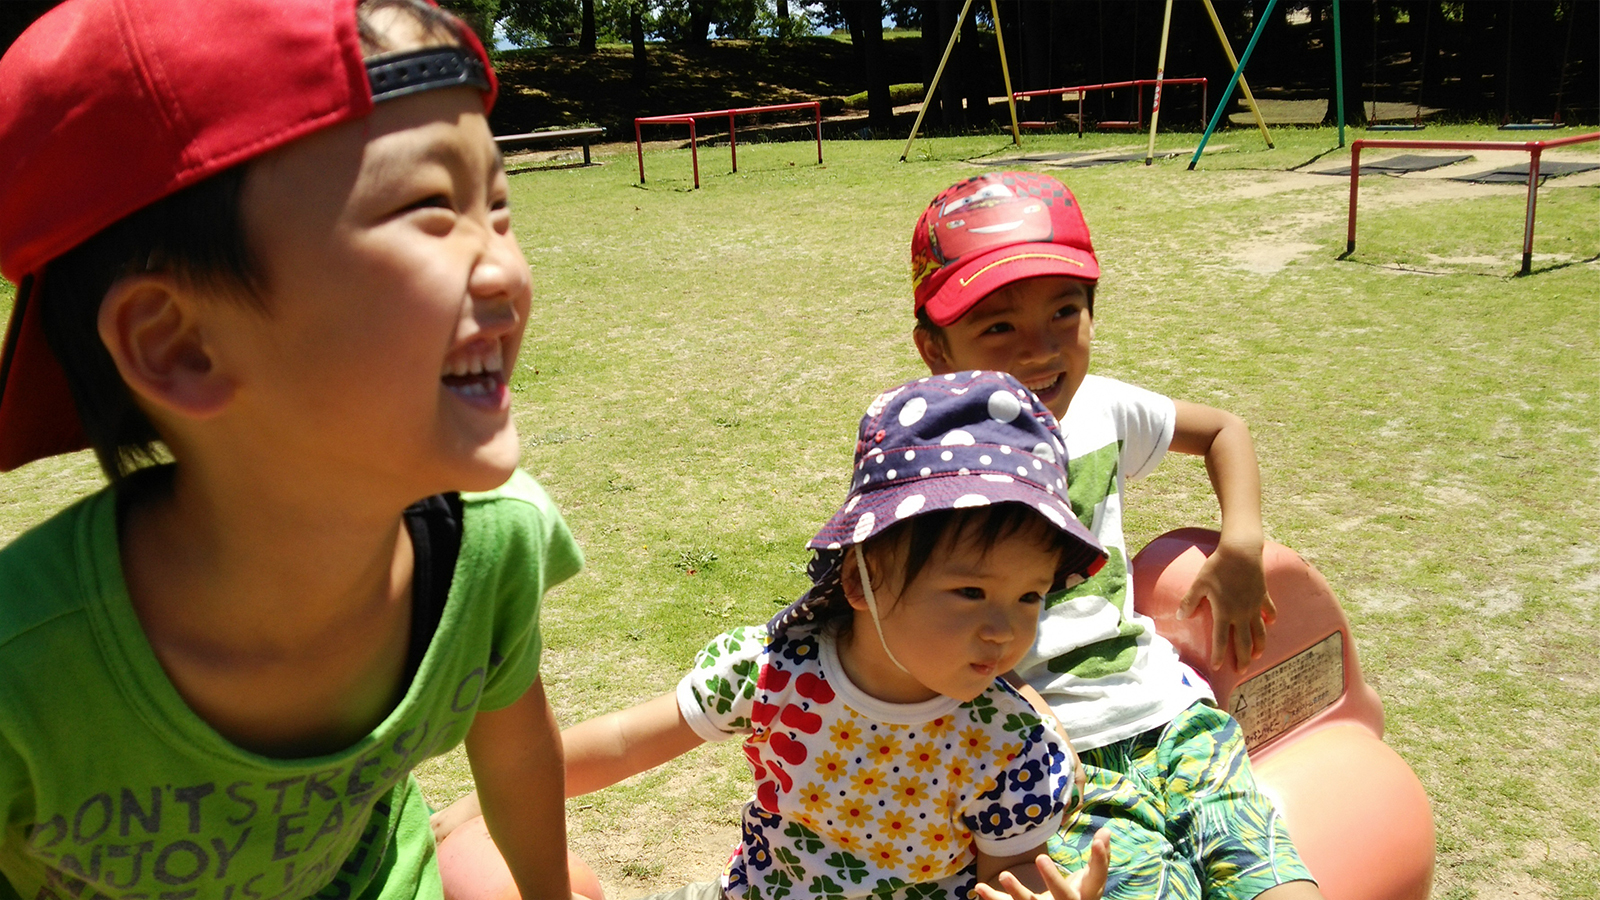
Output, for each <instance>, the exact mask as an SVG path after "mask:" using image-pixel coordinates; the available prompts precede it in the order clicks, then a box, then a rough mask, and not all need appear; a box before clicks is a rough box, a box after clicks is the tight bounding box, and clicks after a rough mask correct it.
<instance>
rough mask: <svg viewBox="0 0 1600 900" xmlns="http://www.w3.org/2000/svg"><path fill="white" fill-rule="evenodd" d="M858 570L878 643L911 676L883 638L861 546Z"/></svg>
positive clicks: (893, 661) (909, 671) (856, 548)
mask: <svg viewBox="0 0 1600 900" xmlns="http://www.w3.org/2000/svg"><path fill="white" fill-rule="evenodd" d="M855 551H856V568H857V569H858V570H860V572H861V593H863V594H865V595H866V597H867V611H868V612H870V613H872V627H873V628H876V629H878V643H880V644H882V645H883V652H884V653H887V654H889V661H890V662H892V663H894V664H895V665H896V666H898V667H899V669H900V671H902V672H904V673H906V674H907V675H910V674H911V670H910V669H907V668H906V667H905V666H902V665H900V660H898V659H895V658H894V651H893V650H890V649H889V642H888V641H886V640H884V637H883V622H881V621H880V620H879V619H878V601H877V600H876V599H874V598H873V596H872V578H871V576H869V575H868V574H867V558H866V557H865V556H862V555H861V545H860V544H856V545H855Z"/></svg>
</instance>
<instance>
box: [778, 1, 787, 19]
mask: <svg viewBox="0 0 1600 900" xmlns="http://www.w3.org/2000/svg"><path fill="white" fill-rule="evenodd" d="M778 21H779V22H787V21H789V0H778Z"/></svg>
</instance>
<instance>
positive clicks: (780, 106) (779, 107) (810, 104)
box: [633, 100, 822, 125]
mask: <svg viewBox="0 0 1600 900" xmlns="http://www.w3.org/2000/svg"><path fill="white" fill-rule="evenodd" d="M821 108H822V103H821V102H820V101H817V100H807V101H803V102H800V103H776V104H772V105H770V106H740V107H736V108H734V109H710V110H705V111H703V112H690V113H673V114H672V115H669V116H638V117H637V118H635V119H634V120H633V121H635V122H637V123H640V124H642V125H649V124H652V123H656V122H674V123H675V122H683V121H685V120H688V119H723V118H727V117H728V116H730V115H732V116H743V115H749V114H751V113H760V112H783V111H785V110H791V109H819V110H820V109H821Z"/></svg>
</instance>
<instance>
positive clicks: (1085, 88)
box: [1011, 78, 1210, 137]
mask: <svg viewBox="0 0 1600 900" xmlns="http://www.w3.org/2000/svg"><path fill="white" fill-rule="evenodd" d="M1157 83H1158V79H1155V78H1135V79H1133V80H1132V81H1108V82H1106V83H1104V84H1080V85H1077V86H1075V87H1062V88H1045V89H1044V90H1039V91H1017V92H1016V93H1014V94H1012V95H1011V98H1012V99H1013V100H1026V99H1028V98H1029V97H1046V96H1051V95H1059V94H1077V95H1078V137H1083V95H1084V94H1086V93H1088V92H1089V91H1109V90H1114V89H1116V88H1125V87H1131V88H1138V90H1139V96H1138V100H1137V101H1136V103H1135V104H1134V114H1135V121H1134V122H1131V123H1129V122H1119V123H1110V122H1102V123H1101V124H1102V125H1110V124H1120V125H1127V124H1131V125H1133V126H1134V127H1135V128H1139V129H1142V128H1144V87H1145V85H1147V84H1157ZM1159 83H1160V84H1163V85H1167V84H1198V85H1200V124H1201V125H1205V123H1206V106H1207V102H1206V93H1207V91H1209V90H1210V88H1209V87H1208V86H1207V84H1206V80H1205V79H1204V78H1162V79H1159Z"/></svg>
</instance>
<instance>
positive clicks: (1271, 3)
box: [1189, 0, 1339, 172]
mask: <svg viewBox="0 0 1600 900" xmlns="http://www.w3.org/2000/svg"><path fill="white" fill-rule="evenodd" d="M1333 2H1334V4H1335V5H1337V4H1338V2H1339V0H1333ZM1277 5H1278V0H1267V9H1266V11H1265V12H1263V13H1262V14H1261V21H1260V22H1257V23H1256V31H1255V34H1252V35H1250V43H1248V44H1246V45H1245V48H1244V56H1243V57H1241V58H1240V60H1239V68H1237V69H1234V70H1233V77H1232V78H1230V79H1228V86H1227V87H1226V88H1223V90H1222V99H1220V100H1218V101H1217V109H1216V111H1215V112H1214V113H1212V114H1211V124H1210V125H1207V126H1206V133H1205V134H1202V135H1201V136H1200V146H1198V147H1196V148H1194V158H1193V159H1191V160H1189V170H1190V171H1191V172H1192V171H1194V164H1195V163H1197V162H1199V161H1200V154H1202V153H1204V152H1205V149H1206V141H1209V140H1211V132H1213V131H1216V130H1217V124H1218V123H1220V122H1221V121H1222V114H1223V113H1225V112H1227V110H1228V100H1229V99H1230V98H1232V97H1233V87H1234V85H1236V84H1238V83H1239V79H1240V78H1243V77H1244V67H1245V66H1247V65H1249V64H1250V54H1251V53H1254V52H1255V49H1256V42H1257V41H1259V40H1261V32H1263V31H1265V30H1266V29H1267V23H1268V22H1270V21H1272V10H1273V7H1275V6H1277Z"/></svg>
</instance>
